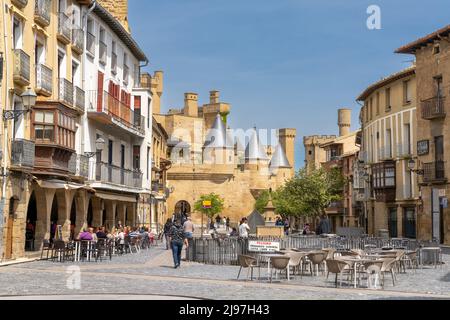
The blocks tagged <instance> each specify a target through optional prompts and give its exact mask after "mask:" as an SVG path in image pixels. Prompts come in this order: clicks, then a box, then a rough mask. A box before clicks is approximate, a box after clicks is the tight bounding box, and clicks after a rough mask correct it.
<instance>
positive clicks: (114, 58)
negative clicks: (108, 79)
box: [111, 52, 117, 74]
mask: <svg viewBox="0 0 450 320" xmlns="http://www.w3.org/2000/svg"><path fill="white" fill-rule="evenodd" d="M111 73H112V74H117V54H116V53H114V52H113V53H112V55H111Z"/></svg>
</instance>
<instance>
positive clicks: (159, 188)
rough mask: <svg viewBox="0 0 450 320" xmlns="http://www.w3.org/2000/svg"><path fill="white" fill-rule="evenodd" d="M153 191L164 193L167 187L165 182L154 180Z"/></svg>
mask: <svg viewBox="0 0 450 320" xmlns="http://www.w3.org/2000/svg"><path fill="white" fill-rule="evenodd" d="M152 191H153V192H156V193H164V191H165V187H164V184H162V183H159V182H153V183H152Z"/></svg>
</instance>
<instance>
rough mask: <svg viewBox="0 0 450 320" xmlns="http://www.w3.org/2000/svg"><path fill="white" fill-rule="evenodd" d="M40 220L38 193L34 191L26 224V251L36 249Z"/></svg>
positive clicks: (28, 208) (29, 202)
mask: <svg viewBox="0 0 450 320" xmlns="http://www.w3.org/2000/svg"><path fill="white" fill-rule="evenodd" d="M37 220H38V210H37V202H36V194H35V193H34V192H33V193H32V194H31V196H30V199H29V200H28V207H27V219H26V225H25V251H29V252H32V251H35V250H36V246H35V238H36V222H37Z"/></svg>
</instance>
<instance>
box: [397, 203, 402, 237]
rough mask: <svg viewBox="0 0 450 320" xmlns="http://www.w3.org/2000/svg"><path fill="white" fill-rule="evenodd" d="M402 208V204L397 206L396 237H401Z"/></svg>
mask: <svg viewBox="0 0 450 320" xmlns="http://www.w3.org/2000/svg"><path fill="white" fill-rule="evenodd" d="M403 210H404V208H403V207H402V206H398V207H397V237H398V238H402V237H403Z"/></svg>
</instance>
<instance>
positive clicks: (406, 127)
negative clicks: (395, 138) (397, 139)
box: [403, 123, 411, 155]
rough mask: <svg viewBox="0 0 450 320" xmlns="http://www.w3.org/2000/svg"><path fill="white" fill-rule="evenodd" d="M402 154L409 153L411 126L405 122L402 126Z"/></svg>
mask: <svg viewBox="0 0 450 320" xmlns="http://www.w3.org/2000/svg"><path fill="white" fill-rule="evenodd" d="M403 139H404V141H403V143H404V144H403V153H404V154H403V155H410V154H411V126H410V124H409V123H408V124H405V125H404V126H403Z"/></svg>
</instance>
